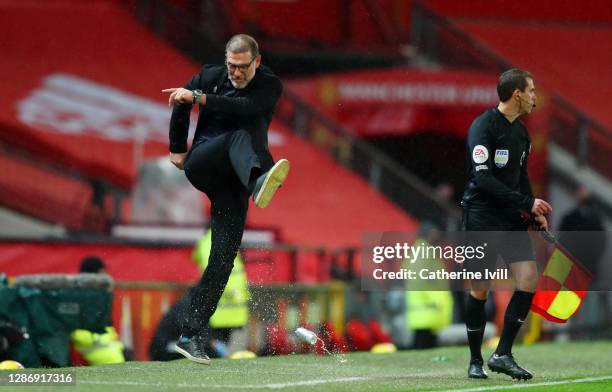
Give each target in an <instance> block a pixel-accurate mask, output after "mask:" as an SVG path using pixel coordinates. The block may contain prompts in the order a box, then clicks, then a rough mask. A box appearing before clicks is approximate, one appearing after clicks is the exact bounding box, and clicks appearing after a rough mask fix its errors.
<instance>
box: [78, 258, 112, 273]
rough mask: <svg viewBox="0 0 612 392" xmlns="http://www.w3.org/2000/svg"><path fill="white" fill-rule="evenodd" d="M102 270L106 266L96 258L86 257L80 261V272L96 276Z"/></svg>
mask: <svg viewBox="0 0 612 392" xmlns="http://www.w3.org/2000/svg"><path fill="white" fill-rule="evenodd" d="M103 269H106V265H105V264H104V261H102V259H101V258H99V257H98V256H87V257H85V258H84V259H83V260H82V261H81V268H80V272H87V273H94V274H96V273H98V272H100V270H103Z"/></svg>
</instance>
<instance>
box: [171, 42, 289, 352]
mask: <svg viewBox="0 0 612 392" xmlns="http://www.w3.org/2000/svg"><path fill="white" fill-rule="evenodd" d="M225 56H226V61H225V65H206V66H204V67H203V68H202V70H201V71H200V72H199V73H198V74H196V75H195V76H194V77H193V78H192V79H191V80H190V81H189V82H187V84H185V86H184V87H182V88H170V89H166V90H162V91H163V92H166V93H170V97H169V104H170V105H174V109H173V111H172V118H171V120H170V160H171V162H172V163H173V164H174V165H175V166H176V167H177V168H179V169H181V170H185V175H186V176H187V179H188V180H189V181H190V182H191V183H192V184H193V186H194V187H196V188H197V189H198V190H200V191H202V192H204V193H205V194H206V196H208V198H209V199H210V201H211V213H210V220H211V221H210V225H211V230H212V245H211V251H210V257H209V260H208V267H207V268H206V270H205V271H204V274H203V275H202V278H201V279H200V282H199V283H198V285H197V286H196V287H195V288H194V289H193V290H192V291H191V292H190V299H189V306H188V307H187V310H186V311H185V312H183V313H184V314H183V315H182V316H181V324H182V328H181V330H182V333H181V336H180V338H179V340H178V342H177V344H176V347H175V350H176V351H177V352H179V353H180V354H182V355H183V356H185V357H186V358H188V359H190V360H192V361H195V362H198V363H204V364H208V363H209V362H210V359H209V358H208V356H207V355H206V351H205V347H206V344H207V341H206V338H205V337H204V336H203V331H205V327H206V325H207V324H208V321H209V319H210V317H211V316H212V315H213V313H214V312H215V310H216V308H217V304H218V302H219V299H220V298H221V294H222V293H223V290H224V289H225V285H226V284H227V281H228V279H229V276H230V273H231V271H232V267H233V265H234V259H235V258H236V253H237V252H238V248H239V247H240V243H241V240H242V234H243V232H244V226H245V222H246V215H247V209H248V205H249V203H248V200H249V196H250V195H252V196H253V200H254V202H255V205H256V206H257V207H260V208H264V207H267V206H268V204H269V203H270V202H271V200H272V197H273V196H274V194H275V192H276V190H277V189H278V188H279V187H280V186H281V185H282V183H283V181H284V180H285V178H286V177H287V174H288V172H289V162H288V161H287V160H286V159H281V160H279V161H278V162H276V164H275V163H274V161H273V159H272V156H271V155H270V151H269V149H268V127H269V126H270V122H271V121H272V115H273V114H274V109H275V107H276V103H277V102H278V99H279V98H280V96H281V93H282V89H283V87H282V83H281V81H280V80H279V79H278V77H276V75H274V73H272V71H271V70H270V69H269V68H267V67H265V66H263V65H261V56H260V54H259V47H258V45H257V42H256V41H255V40H254V39H253V38H252V37H250V36H248V35H245V34H239V35H236V36H234V37H232V38H231V39H230V40H229V41H228V43H227V45H226V47H225ZM193 105H197V106H198V107H199V108H200V114H199V117H198V124H197V126H196V132H195V136H194V138H193V143H192V146H191V149H190V150H189V152H187V131H188V128H189V115H190V112H191V109H192V106H193Z"/></svg>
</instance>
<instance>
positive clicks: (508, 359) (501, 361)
mask: <svg viewBox="0 0 612 392" xmlns="http://www.w3.org/2000/svg"><path fill="white" fill-rule="evenodd" d="M487 365H489V369H491V371H494V372H496V373H504V374H507V375H508V376H510V377H512V378H513V379H516V380H529V379H531V378H533V374H531V372H529V371H527V370H525V369H523V368H522V367H520V366H519V365H518V364H517V363H516V361H515V360H514V357H513V356H512V353H508V354H504V355H497V354H495V353H493V355H491V358H489V361H488V362H487Z"/></svg>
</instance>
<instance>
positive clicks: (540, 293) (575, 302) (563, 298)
mask: <svg viewBox="0 0 612 392" xmlns="http://www.w3.org/2000/svg"><path fill="white" fill-rule="evenodd" d="M548 235H549V236H551V237H552V238H551V237H549V238H546V237H547V235H546V234H544V237H545V238H546V239H547V240H549V241H550V242H554V243H555V248H554V250H553V252H552V254H551V255H550V258H549V259H548V262H547V263H546V267H545V268H544V272H543V273H542V276H541V277H540V280H539V281H538V287H537V289H536V292H535V296H534V297H533V302H532V303H531V310H533V311H534V312H536V313H538V314H540V315H541V316H542V317H544V318H545V319H547V320H549V321H553V322H555V323H565V322H566V321H567V320H568V319H569V318H570V317H571V316H572V315H573V314H574V313H576V312H577V311H578V309H579V308H580V305H582V301H583V300H584V297H585V295H586V292H587V289H588V287H589V284H590V283H591V281H592V280H593V277H592V275H591V273H590V272H589V271H588V270H587V269H586V268H585V267H583V266H582V264H580V263H579V262H578V261H577V260H575V259H574V258H573V257H572V255H571V254H570V253H569V252H568V251H567V250H566V249H565V248H563V247H562V246H561V245H559V243H558V242H556V240H555V238H554V237H553V236H552V235H550V233H548ZM551 239H552V241H551Z"/></svg>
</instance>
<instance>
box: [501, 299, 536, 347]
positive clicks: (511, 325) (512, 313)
mask: <svg viewBox="0 0 612 392" xmlns="http://www.w3.org/2000/svg"><path fill="white" fill-rule="evenodd" d="M533 295H534V294H533V293H528V292H526V291H520V290H516V291H515V292H514V294H513V295H512V298H511V299H510V303H509V304H508V308H507V309H506V315H505V316H504V328H503V330H502V334H501V338H500V339H499V344H498V345H497V350H495V354H497V355H505V354H508V353H510V352H512V344H513V343H514V339H515V338H516V335H517V334H518V331H519V329H520V328H521V326H522V325H523V321H525V318H526V317H527V314H528V313H529V308H530V307H531V301H532V300H533Z"/></svg>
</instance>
